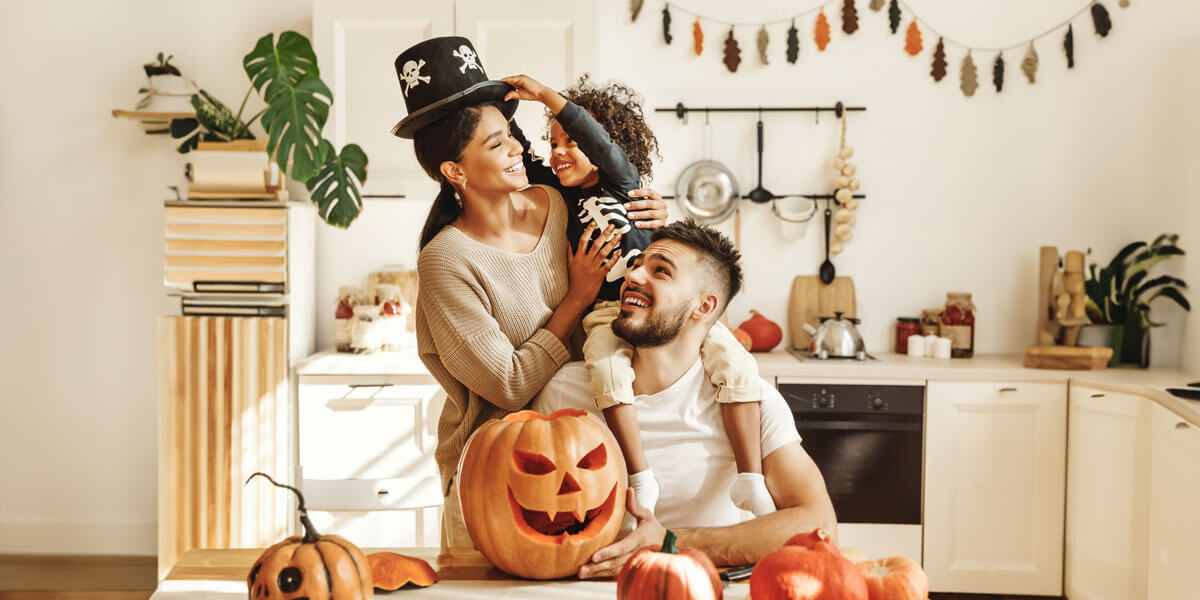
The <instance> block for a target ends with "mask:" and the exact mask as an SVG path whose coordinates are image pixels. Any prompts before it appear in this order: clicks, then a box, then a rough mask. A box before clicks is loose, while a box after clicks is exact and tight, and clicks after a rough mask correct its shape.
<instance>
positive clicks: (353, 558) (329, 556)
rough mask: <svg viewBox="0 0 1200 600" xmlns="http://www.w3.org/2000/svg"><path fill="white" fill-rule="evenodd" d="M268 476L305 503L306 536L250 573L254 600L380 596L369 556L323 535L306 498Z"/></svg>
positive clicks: (269, 552) (273, 551)
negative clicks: (310, 513)
mask: <svg viewBox="0 0 1200 600" xmlns="http://www.w3.org/2000/svg"><path fill="white" fill-rule="evenodd" d="M258 475H262V476H263V477H266V478H267V481H270V482H271V483H272V484H273V485H275V486H276V487H281V488H287V489H289V490H292V491H293V492H295V494H296V497H297V498H299V500H300V505H299V506H298V507H297V508H298V510H299V512H300V524H301V525H303V526H304V536H303V537H301V536H298V535H294V536H292V537H289V538H287V539H286V540H283V541H282V542H279V543H278V544H275V545H274V546H271V547H270V548H267V549H266V550H264V551H263V553H262V554H261V555H259V557H258V560H256V561H254V566H253V567H251V569H250V575H249V576H248V577H247V578H246V584H247V585H248V586H249V587H250V599H251V600H260V599H262V600H267V599H270V600H287V599H291V598H307V599H308V600H368V599H369V598H374V597H375V591H374V587H373V584H372V581H371V570H370V568H369V567H368V566H367V557H366V556H363V552H362V550H359V549H358V546H355V545H354V544H351V543H350V542H348V541H347V540H346V539H345V538H342V537H340V536H336V535H321V534H319V533H317V530H316V528H314V527H313V524H312V521H309V520H308V510H307V509H305V507H304V495H303V494H301V493H300V490H298V489H296V488H294V487H292V486H290V485H283V484H281V483H278V482H276V481H275V480H274V479H271V476H270V475H267V474H266V473H255V474H254V475H251V476H250V478H249V479H247V480H246V483H249V482H250V479H254V478H255V477H256V476H258Z"/></svg>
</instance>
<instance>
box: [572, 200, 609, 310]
mask: <svg viewBox="0 0 1200 600" xmlns="http://www.w3.org/2000/svg"><path fill="white" fill-rule="evenodd" d="M595 231H596V222H595V221H592V222H591V223H589V224H588V226H587V229H584V230H583V235H581V236H579V248H578V249H577V250H575V251H574V252H572V251H571V249H570V248H569V247H568V248H567V277H568V279H569V286H570V287H569V288H568V289H567V296H568V297H571V298H573V299H575V300H577V301H579V302H583V303H584V304H585V305H587V306H591V304H592V302H595V300H596V294H599V293H600V286H602V285H604V279H605V276H606V275H608V270H609V269H611V268H612V266H613V265H615V264H617V261H618V260H621V252H620V247H621V246H620V244H621V234H619V233H616V234H614V233H613V226H612V225H611V224H610V225H609V226H608V227H605V228H604V231H603V232H602V233H601V234H600V237H598V238H596V241H594V242H592V241H591V239H592V233H594V232H595ZM614 251H615V252H614Z"/></svg>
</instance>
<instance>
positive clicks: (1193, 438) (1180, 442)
mask: <svg viewBox="0 0 1200 600" xmlns="http://www.w3.org/2000/svg"><path fill="white" fill-rule="evenodd" d="M1153 415H1154V416H1153V421H1152V424H1151V432H1152V433H1151V439H1152V441H1151V457H1152V458H1151V469H1150V528H1149V529H1150V540H1149V549H1150V552H1149V567H1148V572H1149V580H1150V581H1149V595H1148V597H1149V598H1150V600H1197V599H1200V583H1198V580H1197V577H1196V569H1197V567H1198V566H1200V427H1196V426H1195V425H1191V424H1189V423H1187V422H1186V421H1184V420H1183V419H1182V418H1180V417H1179V416H1177V415H1175V413H1172V412H1171V411H1169V410H1167V409H1165V408H1163V407H1162V406H1159V405H1155V406H1154V407H1153Z"/></svg>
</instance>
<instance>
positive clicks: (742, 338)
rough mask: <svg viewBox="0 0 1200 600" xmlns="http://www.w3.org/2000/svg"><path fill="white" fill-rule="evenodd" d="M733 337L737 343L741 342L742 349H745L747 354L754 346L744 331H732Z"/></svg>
mask: <svg viewBox="0 0 1200 600" xmlns="http://www.w3.org/2000/svg"><path fill="white" fill-rule="evenodd" d="M733 337H735V338H737V341H739V342H741V344H742V347H743V348H745V349H746V351H747V352H748V351H749V350H750V347H751V346H753V345H754V340H752V339H750V334H748V333H746V330H744V329H734V330H733Z"/></svg>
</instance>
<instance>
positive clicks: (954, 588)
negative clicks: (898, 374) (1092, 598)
mask: <svg viewBox="0 0 1200 600" xmlns="http://www.w3.org/2000/svg"><path fill="white" fill-rule="evenodd" d="M926 404H927V407H926V428H925V436H926V437H925V448H926V449H925V457H926V459H925V461H926V462H925V511H924V512H925V514H924V519H925V552H924V554H925V556H924V558H925V570H926V572H927V573H928V574H929V584H930V590H931V591H936V592H959V593H979V594H1021V595H1045V596H1060V595H1062V583H1063V580H1062V559H1063V503H1064V496H1065V489H1064V488H1065V485H1066V476H1065V471H1066V434H1067V387H1066V385H1065V384H1058V383H1055V384H1050V383H975V382H969V383H965V382H937V381H931V382H929V386H928V388H927V396H926Z"/></svg>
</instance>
